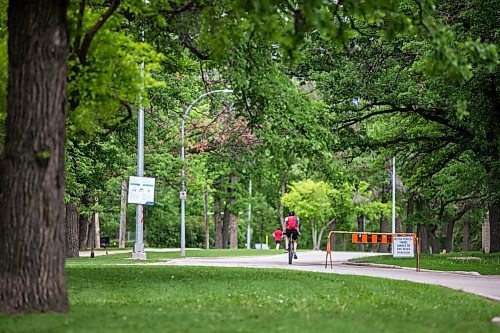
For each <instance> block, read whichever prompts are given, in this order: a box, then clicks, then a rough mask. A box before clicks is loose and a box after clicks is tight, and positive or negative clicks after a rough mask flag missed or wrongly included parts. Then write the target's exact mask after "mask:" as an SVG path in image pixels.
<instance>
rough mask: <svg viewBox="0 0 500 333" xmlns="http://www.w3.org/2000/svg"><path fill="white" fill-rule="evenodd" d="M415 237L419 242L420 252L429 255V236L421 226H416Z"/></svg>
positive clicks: (423, 226)
mask: <svg viewBox="0 0 500 333" xmlns="http://www.w3.org/2000/svg"><path fill="white" fill-rule="evenodd" d="M417 237H418V239H419V240H420V252H421V253H429V252H430V251H429V234H428V232H427V228H426V227H425V225H423V224H417Z"/></svg>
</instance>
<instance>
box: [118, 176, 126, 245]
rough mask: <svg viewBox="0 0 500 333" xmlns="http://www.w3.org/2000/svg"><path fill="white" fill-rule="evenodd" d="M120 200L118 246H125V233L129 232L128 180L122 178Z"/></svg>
mask: <svg viewBox="0 0 500 333" xmlns="http://www.w3.org/2000/svg"><path fill="white" fill-rule="evenodd" d="M121 192H122V193H121V201H120V234H119V235H118V247H119V248H120V249H123V248H125V234H126V233H127V181H126V180H125V179H124V180H122V185H121Z"/></svg>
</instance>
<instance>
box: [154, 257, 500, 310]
mask: <svg viewBox="0 0 500 333" xmlns="http://www.w3.org/2000/svg"><path fill="white" fill-rule="evenodd" d="M298 255H299V259H298V260H294V262H293V265H288V261H287V254H286V253H283V255H272V256H256V257H226V258H193V257H189V258H182V259H173V260H170V261H168V262H161V263H154V265H180V266H222V267H253V268H285V269H296V270H303V271H310V272H322V273H325V272H327V273H337V274H350V275H366V276H374V277H382V278H389V279H396V280H408V281H414V282H420V283H427V284H436V285H440V286H444V287H448V288H452V289H457V290H462V291H465V292H468V293H472V294H476V295H479V296H483V297H486V298H489V299H492V300H496V301H500V275H494V276H491V275H474V274H466V273H456V272H455V273H454V272H443V271H427V270H422V271H420V272H416V271H415V269H403V268H382V267H373V266H354V265H347V264H346V262H347V260H348V259H351V258H357V257H363V256H370V255H380V254H379V253H373V254H372V253H358V252H333V253H332V258H333V269H331V268H327V269H325V257H326V253H325V252H320V251H315V252H312V251H310V252H299V253H298Z"/></svg>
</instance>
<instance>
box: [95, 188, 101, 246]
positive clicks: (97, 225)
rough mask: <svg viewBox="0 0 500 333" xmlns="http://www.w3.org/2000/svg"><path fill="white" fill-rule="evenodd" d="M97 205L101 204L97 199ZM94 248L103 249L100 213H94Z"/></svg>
mask: <svg viewBox="0 0 500 333" xmlns="http://www.w3.org/2000/svg"><path fill="white" fill-rule="evenodd" d="M95 203H96V204H99V198H98V197H96V198H95ZM94 229H95V230H94V231H95V232H94V247H101V223H100V221H99V212H95V213H94Z"/></svg>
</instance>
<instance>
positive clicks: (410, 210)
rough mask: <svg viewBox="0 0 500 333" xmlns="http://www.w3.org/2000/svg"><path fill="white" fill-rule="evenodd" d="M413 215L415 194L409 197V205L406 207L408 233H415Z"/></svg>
mask: <svg viewBox="0 0 500 333" xmlns="http://www.w3.org/2000/svg"><path fill="white" fill-rule="evenodd" d="M412 215H413V194H411V193H410V196H409V197H408V203H407V206H406V221H407V222H406V232H407V233H410V234H411V233H413V223H412V222H410V221H411V216H412Z"/></svg>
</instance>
